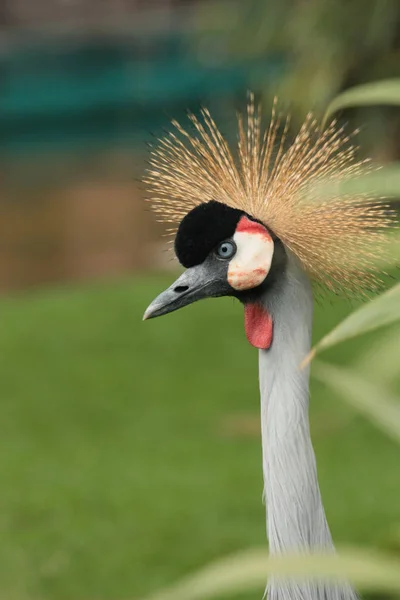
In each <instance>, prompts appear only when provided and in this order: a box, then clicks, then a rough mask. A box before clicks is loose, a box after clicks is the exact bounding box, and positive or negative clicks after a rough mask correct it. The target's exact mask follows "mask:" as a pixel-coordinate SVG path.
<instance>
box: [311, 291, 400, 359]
mask: <svg viewBox="0 0 400 600" xmlns="http://www.w3.org/2000/svg"><path fill="white" fill-rule="evenodd" d="M398 320H400V284H397V285H395V286H394V287H392V288H391V289H390V290H388V291H387V292H384V293H383V294H381V295H380V296H377V297H376V298H373V299H372V300H371V301H370V302H368V304H364V305H363V306H361V307H360V308H358V309H356V310H355V311H354V312H352V313H351V314H350V315H349V316H348V317H346V318H345V319H344V320H343V321H342V322H341V323H339V325H337V326H336V327H335V328H334V329H332V330H331V331H330V332H329V333H328V334H327V335H326V336H325V337H323V338H322V339H321V340H320V341H319V342H318V344H316V346H314V348H313V349H312V350H311V352H310V353H309V354H308V356H306V358H305V359H304V361H303V363H302V366H305V365H306V364H308V363H309V362H310V360H312V359H313V358H314V356H315V355H316V354H317V353H318V352H320V351H321V350H323V349H325V348H330V347H331V346H334V345H335V344H338V343H339V342H343V341H344V340H348V339H350V338H353V337H356V336H357V335H361V334H363V333H367V332H368V331H373V330H374V329H378V327H382V326H383V325H389V324H390V323H394V322H395V321H398Z"/></svg>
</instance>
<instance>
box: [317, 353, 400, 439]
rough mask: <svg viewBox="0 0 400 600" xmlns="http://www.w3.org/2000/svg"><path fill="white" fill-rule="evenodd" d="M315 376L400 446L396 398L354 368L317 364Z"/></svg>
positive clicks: (398, 405) (399, 414)
mask: <svg viewBox="0 0 400 600" xmlns="http://www.w3.org/2000/svg"><path fill="white" fill-rule="evenodd" d="M312 374H313V377H315V378H316V379H319V380H320V381H323V382H324V383H325V384H326V385H327V386H329V387H330V388H331V389H332V390H333V391H335V392H337V393H338V394H339V395H340V397H341V398H343V400H345V401H346V402H347V403H349V404H350V405H351V406H352V407H353V408H355V409H356V410H357V411H358V412H360V413H361V414H363V415H364V416H365V417H367V418H368V419H369V420H370V421H371V422H372V423H373V424H374V425H376V426H377V427H379V428H380V429H381V430H382V431H383V432H384V433H385V434H386V435H388V436H389V437H391V438H392V439H393V440H394V441H396V442H397V443H400V404H399V402H398V397H397V396H396V395H394V394H392V393H391V392H390V391H388V390H386V389H385V388H384V387H383V386H382V385H377V384H376V383H374V382H373V381H371V380H370V379H367V378H366V377H365V374H364V373H362V374H360V373H358V372H357V371H356V370H354V369H353V370H350V369H348V368H345V367H337V366H336V365H335V366H333V365H328V364H326V363H320V362H317V363H316V364H314V366H313V371H312Z"/></svg>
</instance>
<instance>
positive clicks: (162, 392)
mask: <svg viewBox="0 0 400 600" xmlns="http://www.w3.org/2000/svg"><path fill="white" fill-rule="evenodd" d="M174 278H175V273H171V274H170V275H169V276H167V275H163V276H152V277H150V276H148V277H142V278H140V277H136V278H134V279H132V281H121V282H117V281H113V282H112V283H110V284H106V283H103V284H97V285H93V284H92V285H85V286H80V287H75V286H68V287H60V288H59V289H53V290H41V291H40V292H36V293H32V292H31V293H29V294H19V295H18V296H17V295H15V296H11V297H8V298H2V299H1V303H0V304H1V314H2V333H1V336H0V356H1V361H0V381H1V403H0V423H1V426H0V487H1V490H2V493H1V495H0V515H1V518H0V531H1V536H0V597H3V598H7V600H8V599H12V600H22V599H23V600H26V599H27V598H30V599H40V600H46V599H51V600H70V599H71V598H73V599H74V600H88V599H91V598H102V599H104V600H119V599H122V598H123V599H127V598H138V597H141V596H144V595H146V594H149V593H150V592H153V591H155V590H157V589H159V588H160V589H161V588H163V587H164V586H166V585H171V584H172V583H173V582H174V581H176V580H177V579H179V578H180V577H183V576H185V575H188V574H190V573H192V572H194V571H195V570H196V569H198V568H200V567H201V566H202V565H207V564H209V563H210V562H212V561H214V560H220V559H221V557H224V556H229V555H231V554H232V553H236V552H239V551H241V550H242V549H243V548H251V547H261V546H263V545H264V544H266V540H265V514H264V510H265V509H264V506H263V504H262V500H261V495H262V470H261V462H260V422H259V391H258V382H257V352H256V351H255V350H254V348H252V347H251V346H250V345H249V344H248V343H246V337H245V333H244V330H243V325H242V321H243V310H242V307H241V306H240V305H239V303H236V302H233V301H232V300H231V299H229V298H222V299H219V300H213V301H209V302H203V303H198V304H196V305H193V306H192V307H188V308H187V309H183V310H182V311H180V312H177V313H173V314H171V315H168V317H165V318H164V319H160V320H158V319H157V320H154V321H149V322H146V323H142V322H141V317H142V315H143V310H144V308H145V307H146V306H147V305H148V304H149V302H150V300H152V299H153V298H154V297H155V296H156V294H157V293H159V291H160V290H161V289H164V288H165V287H166V286H167V285H169V284H170V282H171V280H173V279H174ZM350 310H351V306H350V305H349V303H348V302H346V301H344V300H340V301H339V300H336V299H334V298H333V297H331V296H329V297H327V298H326V299H325V300H324V302H323V303H319V304H318V306H316V311H315V324H314V340H318V339H320V338H321V337H323V336H324V334H326V333H327V332H328V331H329V330H330V329H332V328H333V327H334V325H335V324H337V323H338V322H339V321H341V320H342V319H343V318H344V317H345V316H346V315H347V314H348V313H349V311H350ZM373 339H374V337H373V334H372V333H369V334H368V333H367V334H366V335H365V337H364V338H363V339H362V338H361V337H359V338H354V339H352V340H349V341H348V342H347V343H345V344H342V345H341V346H334V347H332V348H330V349H327V350H326V352H325V354H324V360H327V361H330V362H334V363H336V364H337V365H346V366H347V367H348V366H350V365H351V364H352V362H353V361H354V360H355V358H356V357H357V356H359V355H360V353H361V349H363V348H365V349H367V348H372V345H371V341H372V340H373ZM380 341H381V343H383V340H380ZM393 361H394V357H393ZM375 363H376V364H375ZM377 363H378V361H376V360H375V361H374V364H375V368H378V364H377ZM386 367H387V365H385V368H386ZM399 375H400V373H399V372H398V369H397V372H396V373H395V376H394V377H392V380H391V385H392V389H393V391H394V393H395V392H396V391H398V390H400V379H399ZM341 400H342V396H341V394H339V393H337V392H336V391H335V390H332V389H330V388H327V387H326V385H325V384H322V383H321V382H320V381H317V380H314V381H312V386H311V413H310V419H311V431H312V436H313V443H314V446H315V450H316V454H317V457H318V468H319V479H320V485H321V489H322V495H323V499H324V503H325V507H326V511H327V515H328V519H329V523H330V526H331V528H332V533H333V536H334V539H335V541H336V542H337V544H338V546H339V547H342V546H343V545H347V544H351V545H356V546H361V547H362V546H364V545H365V544H368V545H374V546H375V547H378V548H379V547H381V548H385V547H386V544H387V543H388V541H389V540H391V539H392V536H393V535H394V531H395V527H396V525H397V524H400V506H399V502H398V498H399V495H400V480H399V477H398V462H399V461H398V449H397V446H396V445H395V444H394V442H393V441H392V440H391V439H389V438H387V437H386V436H385V435H384V433H383V432H382V430H380V429H377V428H376V427H375V425H374V424H372V423H370V422H369V420H368V419H367V418H366V416H365V415H363V414H360V415H359V416H358V414H357V413H356V412H355V411H354V409H353V408H352V407H351V406H347V405H346V404H344V403H342V402H341ZM250 424H251V427H250ZM266 569H267V566H266V567H265V572H264V579H265V578H266ZM1 594H2V596H1ZM255 595H256V596H257V597H259V594H258V592H257V593H256V594H254V593H253V594H252V593H249V594H248V595H247V596H244V597H245V598H247V599H250V598H254V596H255Z"/></svg>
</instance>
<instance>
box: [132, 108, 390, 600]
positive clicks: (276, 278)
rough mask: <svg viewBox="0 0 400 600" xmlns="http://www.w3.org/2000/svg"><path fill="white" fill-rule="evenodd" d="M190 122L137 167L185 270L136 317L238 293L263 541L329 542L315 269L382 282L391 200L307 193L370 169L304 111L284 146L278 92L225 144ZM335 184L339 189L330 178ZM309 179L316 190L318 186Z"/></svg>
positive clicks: (323, 277) (341, 280)
mask: <svg viewBox="0 0 400 600" xmlns="http://www.w3.org/2000/svg"><path fill="white" fill-rule="evenodd" d="M190 119H191V124H192V129H193V133H188V132H187V131H186V130H185V129H183V128H182V127H181V125H180V124H178V123H176V122H173V125H174V127H175V131H173V132H171V133H170V134H168V135H167V136H166V137H164V138H162V139H161V140H159V144H158V145H157V147H156V148H155V149H153V151H152V154H151V158H150V167H149V170H148V173H147V175H146V178H145V182H146V183H147V185H148V186H149V190H150V196H149V200H150V202H151V204H152V207H153V209H154V211H155V212H156V214H157V215H158V217H159V218H160V219H161V220H162V221H165V222H168V223H172V224H174V228H173V229H171V230H170V233H171V234H172V235H174V236H175V242H174V247H175V253H176V256H177V258H178V260H179V262H180V263H181V264H182V266H183V267H185V268H186V270H185V271H184V273H183V274H182V275H181V276H180V277H179V278H178V279H177V280H176V281H175V282H174V283H173V284H172V285H171V287H169V288H168V289H167V290H166V291H164V292H162V293H161V294H160V295H159V296H158V297H157V298H156V299H155V300H154V301H153V302H152V303H151V304H150V306H149V307H148V309H147V310H146V312H145V314H144V319H150V318H154V317H158V316H161V315H165V314H167V313H170V312H172V311H174V310H177V309H179V308H182V307H184V306H187V305H188V304H191V303H193V302H195V301H197V300H201V299H203V298H209V297H219V296H233V297H235V298H237V299H238V300H239V301H240V302H241V303H242V304H243V306H244V322H245V331H246V336H247V339H248V341H249V342H250V344H252V345H253V346H255V347H256V348H258V349H259V383H260V394H261V430H262V456H263V475H264V496H265V501H266V510H267V534H268V539H269V551H270V553H271V554H280V555H281V554H285V553H294V552H300V553H312V552H328V553H331V552H334V546H333V543H332V538H331V534H330V531H329V526H328V523H327V520H326V516H325V511H324V507H323V504H322V499H321V493H320V489H319V485H318V477H317V468H316V462H315V455H314V451H313V447H312V443H311V438H310V428H309V418H308V402H309V367H305V368H300V365H301V363H302V361H303V359H304V357H305V356H306V355H307V354H308V353H309V351H310V347H311V333H312V318H313V293H312V285H311V282H312V281H313V280H315V281H316V282H319V284H322V286H325V287H327V288H328V289H330V290H333V291H334V292H336V293H342V294H349V293H350V294H353V293H359V292H363V291H365V290H369V289H371V288H376V286H377V285H378V284H379V277H378V269H377V267H374V264H375V259H376V257H377V255H378V253H379V252H380V249H382V247H383V243H384V241H385V228H386V227H388V226H389V225H390V224H391V223H392V222H393V215H391V214H390V211H389V210H388V207H387V206H384V205H382V203H380V202H378V201H376V202H374V201H373V200H371V199H370V200H369V201H366V198H360V197H357V198H354V197H338V196H336V197H335V196H334V195H333V197H331V198H330V199H329V200H326V199H325V200H321V199H319V198H318V197H316V192H315V189H316V188H315V186H314V188H313V187H312V186H313V184H315V183H318V182H319V181H320V180H324V181H325V182H326V181H328V182H330V183H331V184H332V186H334V185H335V184H336V183H337V182H338V181H341V180H342V179H343V178H345V177H348V176H353V175H358V174H361V173H363V172H365V170H368V168H369V167H368V165H366V164H365V162H366V161H361V162H358V161H357V160H356V158H355V153H356V149H355V148H354V146H353V145H352V143H351V139H350V137H349V136H346V135H345V134H344V132H343V130H342V129H340V128H338V127H337V126H336V124H335V123H332V124H331V125H329V126H328V127H327V128H326V129H325V130H322V129H320V127H319V125H318V123H317V122H316V121H315V120H314V118H313V117H312V116H311V115H309V116H308V117H307V119H306V121H305V123H304V125H303V126H302V127H301V129H300V131H299V133H298V134H297V136H296V137H295V139H294V141H293V142H292V144H291V145H289V147H288V149H287V150H286V151H284V138H285V135H286V133H287V130H288V121H286V125H285V127H284V131H283V135H282V137H281V139H280V141H279V142H278V144H277V143H276V142H277V140H278V137H279V135H278V134H279V131H280V118H279V117H277V116H276V113H275V105H274V109H273V113H272V119H271V123H270V125H269V127H268V128H267V129H266V130H265V132H264V133H263V131H262V126H261V109H260V107H255V104H254V100H253V98H252V97H250V101H249V104H248V109H247V117H246V118H243V117H241V116H239V117H238V144H237V152H236V153H235V154H233V152H232V151H231V149H230V148H229V146H228V144H227V142H226V141H225V139H224V138H223V136H222V135H221V133H220V132H219V130H218V128H217V126H216V125H215V123H214V121H213V119H212V118H211V116H210V114H209V112H208V111H207V110H203V111H202V115H201V117H200V118H198V117H195V116H194V115H191V116H190ZM333 189H334V188H333ZM313 190H314V191H313ZM267 596H268V598H269V600H289V599H290V600H351V599H355V598H357V594H356V592H355V591H354V590H353V589H352V587H351V586H350V585H349V584H348V583H347V582H332V581H324V580H321V581H315V580H312V581H311V580H305V581H294V580H293V581H292V580H277V579H274V578H270V579H269V581H268V585H267Z"/></svg>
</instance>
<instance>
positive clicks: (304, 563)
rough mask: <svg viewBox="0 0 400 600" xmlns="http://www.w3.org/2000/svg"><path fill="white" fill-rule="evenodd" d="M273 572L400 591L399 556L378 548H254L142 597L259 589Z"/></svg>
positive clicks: (193, 598) (184, 598) (196, 596)
mask: <svg viewBox="0 0 400 600" xmlns="http://www.w3.org/2000/svg"><path fill="white" fill-rule="evenodd" d="M272 573H273V574H274V575H277V576H280V577H281V576H285V577H300V578H304V577H307V578H317V577H318V578H320V577H326V578H340V579H347V580H349V581H351V582H352V583H353V584H354V585H355V586H356V587H358V588H359V589H361V590H363V591H381V592H388V593H396V592H400V569H399V565H398V561H397V560H395V559H393V558H392V557H391V556H390V555H388V554H384V553H382V552H377V551H372V550H363V549H360V548H349V549H347V550H345V549H343V550H342V551H341V552H340V554H339V555H301V556H299V555H296V556H285V557H282V556H280V557H271V556H269V555H268V553H267V550H266V549H257V548H255V549H250V550H247V551H244V552H241V553H239V554H237V555H235V556H232V557H228V558H225V559H221V560H218V561H215V562H214V563H212V564H211V565H209V566H208V567H205V568H203V569H200V570H199V571H197V572H195V573H194V574H192V575H189V576H188V577H185V578H184V579H182V580H181V581H180V582H178V583H177V584H175V585H174V586H171V587H168V588H166V589H164V590H161V591H159V592H157V593H155V594H154V595H151V596H149V597H148V598H146V600H206V599H211V598H222V597H229V596H232V595H235V596H236V595H238V594H241V593H245V592H247V593H261V592H262V591H263V589H264V588H265V582H266V578H267V575H270V574H272Z"/></svg>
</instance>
